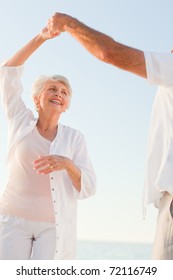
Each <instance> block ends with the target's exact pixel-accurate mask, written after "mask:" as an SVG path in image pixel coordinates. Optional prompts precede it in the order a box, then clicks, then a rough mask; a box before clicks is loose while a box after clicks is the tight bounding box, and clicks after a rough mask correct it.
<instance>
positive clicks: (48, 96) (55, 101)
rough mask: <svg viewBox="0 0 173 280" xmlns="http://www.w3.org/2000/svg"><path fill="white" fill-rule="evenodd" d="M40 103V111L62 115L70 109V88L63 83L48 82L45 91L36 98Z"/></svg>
mask: <svg viewBox="0 0 173 280" xmlns="http://www.w3.org/2000/svg"><path fill="white" fill-rule="evenodd" d="M34 99H35V102H37V103H39V107H40V109H39V110H42V111H44V112H45V113H46V112H50V110H51V111H52V113H53V112H57V113H59V114H61V113H62V112H65V111H66V109H67V108H68V107H69V104H70V99H71V95H70V94H69V91H68V88H67V87H66V86H65V84H64V83H63V82H61V81H48V82H46V83H45V86H44V89H43V90H42V91H41V92H40V94H39V95H38V96H37V97H35V98H34Z"/></svg>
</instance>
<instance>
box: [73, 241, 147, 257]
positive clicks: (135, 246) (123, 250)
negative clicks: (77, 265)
mask: <svg viewBox="0 0 173 280" xmlns="http://www.w3.org/2000/svg"><path fill="white" fill-rule="evenodd" d="M151 249H152V244H142V243H121V242H104V241H103V242H101V241H82V240H79V241H78V242H77V260H101V259H102V260H150V259H151V258H150V256H151Z"/></svg>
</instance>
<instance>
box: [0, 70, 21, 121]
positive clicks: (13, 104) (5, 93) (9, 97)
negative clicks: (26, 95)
mask: <svg viewBox="0 0 173 280" xmlns="http://www.w3.org/2000/svg"><path fill="white" fill-rule="evenodd" d="M22 72H23V65H22V66H17V67H7V66H1V67H0V94H1V100H2V104H3V107H4V109H5V113H6V115H7V118H8V119H12V118H13V117H14V116H15V115H17V114H18V113H19V112H21V110H24V109H26V107H25V104H24V102H23V100H22V98H21V94H22V91H23V86H22V83H21V76H22Z"/></svg>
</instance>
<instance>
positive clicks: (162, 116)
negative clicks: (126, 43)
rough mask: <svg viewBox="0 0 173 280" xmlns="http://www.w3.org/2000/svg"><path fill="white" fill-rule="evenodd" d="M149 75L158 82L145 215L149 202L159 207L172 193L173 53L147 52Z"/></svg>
mask: <svg viewBox="0 0 173 280" xmlns="http://www.w3.org/2000/svg"><path fill="white" fill-rule="evenodd" d="M145 61H146V68H147V78H148V81H149V83H150V84H155V85H159V87H158V91H157V93H156V96H155V100H154V104H153V108H152V115H151V124H150V129H149V137H148V149H147V160H146V174H145V182H144V196H143V209H144V215H145V211H146V207H147V205H148V204H149V203H154V204H155V206H156V207H158V203H159V200H160V198H161V197H162V195H163V192H165V191H167V192H169V193H170V194H171V195H173V54H171V53H170V54H169V53H152V52H146V53H145Z"/></svg>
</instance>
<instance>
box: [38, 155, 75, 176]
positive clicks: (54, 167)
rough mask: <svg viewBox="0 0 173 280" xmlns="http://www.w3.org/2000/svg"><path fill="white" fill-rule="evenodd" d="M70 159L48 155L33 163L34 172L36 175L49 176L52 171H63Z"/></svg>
mask: <svg viewBox="0 0 173 280" xmlns="http://www.w3.org/2000/svg"><path fill="white" fill-rule="evenodd" d="M69 161H70V159H68V158H66V157H64V156H58V155H50V156H42V157H40V158H39V159H37V160H35V161H34V163H33V164H34V167H33V168H34V170H36V171H37V173H38V174H49V173H51V172H53V171H59V170H64V169H66V168H67V164H68V162H69Z"/></svg>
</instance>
